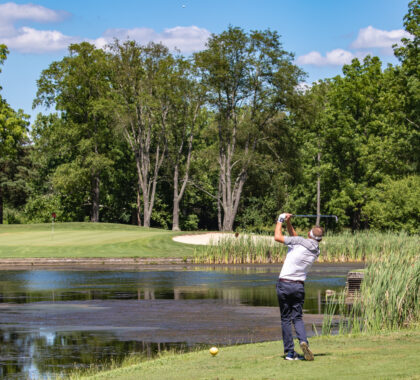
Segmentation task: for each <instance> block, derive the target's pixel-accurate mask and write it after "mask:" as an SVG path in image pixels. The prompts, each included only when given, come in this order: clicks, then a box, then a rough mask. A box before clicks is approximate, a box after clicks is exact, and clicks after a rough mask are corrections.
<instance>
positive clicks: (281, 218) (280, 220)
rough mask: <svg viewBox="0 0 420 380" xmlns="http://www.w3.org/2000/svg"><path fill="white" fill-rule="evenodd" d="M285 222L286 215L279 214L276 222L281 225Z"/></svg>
mask: <svg viewBox="0 0 420 380" xmlns="http://www.w3.org/2000/svg"><path fill="white" fill-rule="evenodd" d="M285 220H286V214H280V215H279V218H278V219H277V221H278V222H280V223H283V222H284V221H285Z"/></svg>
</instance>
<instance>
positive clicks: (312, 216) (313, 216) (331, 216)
mask: <svg viewBox="0 0 420 380" xmlns="http://www.w3.org/2000/svg"><path fill="white" fill-rule="evenodd" d="M318 216H319V217H320V218H334V219H335V221H336V222H338V217H337V216H336V215H293V217H299V218H317V217H318Z"/></svg>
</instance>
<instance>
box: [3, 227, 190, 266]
mask: <svg viewBox="0 0 420 380" xmlns="http://www.w3.org/2000/svg"><path fill="white" fill-rule="evenodd" d="M179 234H180V233H179V232H178V233H175V232H172V231H167V230H162V229H157V228H143V227H136V226H128V225H122V224H107V223H56V224H55V225H54V232H52V226H51V224H30V225H28V224H25V225H1V226H0V258H35V257H57V258H59V257H68V258H74V257H188V256H192V254H193V252H194V247H193V246H191V245H187V244H180V243H176V242H174V241H173V240H172V237H173V236H175V235H179Z"/></svg>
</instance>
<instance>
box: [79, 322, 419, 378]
mask: <svg viewBox="0 0 420 380" xmlns="http://www.w3.org/2000/svg"><path fill="white" fill-rule="evenodd" d="M311 347H312V350H313V351H314V353H315V361H313V362H305V361H294V362H290V361H286V360H283V346H282V342H266V343H257V344H248V345H242V346H232V347H222V348H221V349H220V352H219V354H218V355H217V356H215V357H211V355H210V354H209V352H208V351H207V350H206V351H199V352H193V353H188V354H181V355H176V354H164V355H163V356H162V357H161V358H158V359H155V360H151V361H147V362H143V363H140V364H136V365H126V366H124V367H122V368H119V369H115V370H111V371H104V372H99V373H97V374H96V375H93V376H90V377H89V376H77V375H74V376H72V380H76V379H86V380H87V379H91V380H93V379H98V380H99V379H113V380H119V379H121V380H123V379H124V380H131V379H133V380H134V379H148V380H153V379H158V380H162V379H173V380H177V379H179V380H181V379H182V380H188V379H194V380H197V379H219V380H222V379H237V380H239V379H240V380H245V379H395V378H406V379H407V378H411V379H420V363H419V360H418V359H419V353H418V349H419V347H420V330H406V331H401V332H393V333H388V334H381V335H376V336H372V335H359V336H355V337H343V336H335V337H318V338H313V339H311Z"/></svg>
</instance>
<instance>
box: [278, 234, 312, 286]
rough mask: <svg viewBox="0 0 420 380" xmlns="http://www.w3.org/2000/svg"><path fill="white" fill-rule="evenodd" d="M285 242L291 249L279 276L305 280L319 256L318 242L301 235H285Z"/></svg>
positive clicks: (287, 278)
mask: <svg viewBox="0 0 420 380" xmlns="http://www.w3.org/2000/svg"><path fill="white" fill-rule="evenodd" d="M284 244H285V245H287V247H288V248H289V249H288V251H287V256H286V260H285V261H284V264H283V267H282V268H281V272H280V275H279V278H282V279H285V280H293V281H305V280H306V274H307V273H308V271H309V269H310V268H311V266H312V264H313V263H314V262H315V260H316V259H317V258H318V256H319V245H318V242H317V241H316V240H314V239H305V238H303V237H300V236H285V237H284Z"/></svg>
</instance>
